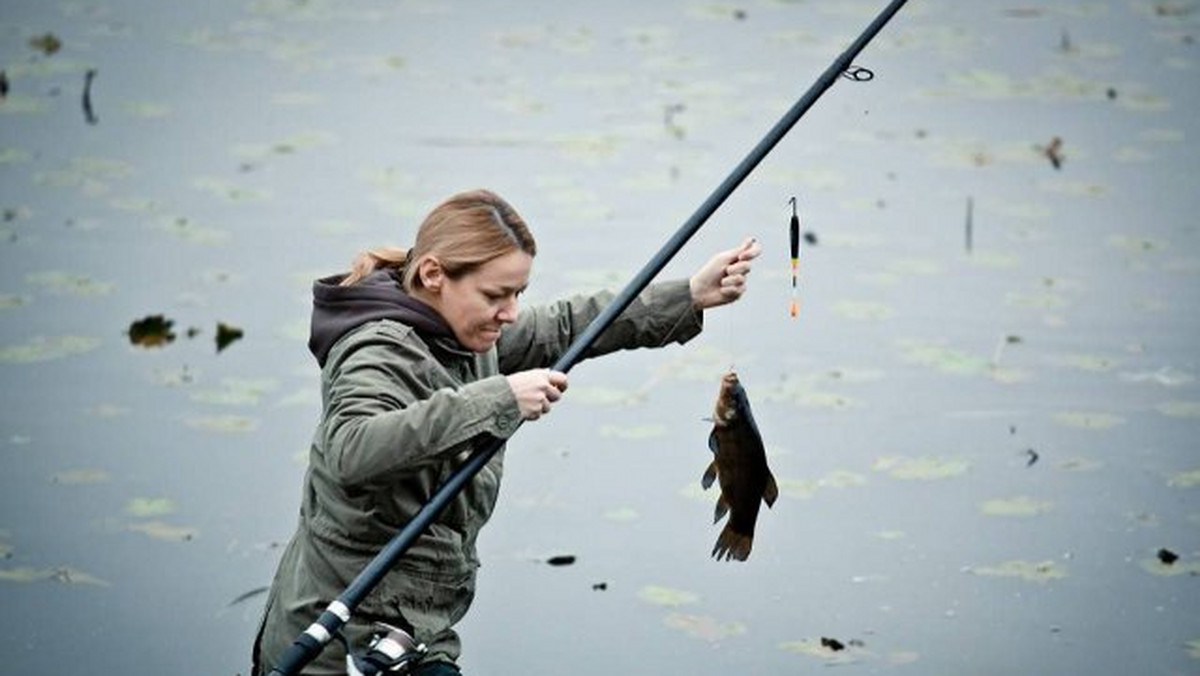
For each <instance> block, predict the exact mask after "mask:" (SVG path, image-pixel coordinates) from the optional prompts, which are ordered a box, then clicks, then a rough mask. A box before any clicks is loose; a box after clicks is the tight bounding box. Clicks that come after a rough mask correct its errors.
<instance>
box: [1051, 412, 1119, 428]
mask: <svg viewBox="0 0 1200 676" xmlns="http://www.w3.org/2000/svg"><path fill="white" fill-rule="evenodd" d="M1054 421H1055V422H1057V423H1058V424H1060V425H1066V426H1067V427H1078V428H1080V429H1085V430H1107V429H1112V428H1113V427H1116V426H1117V425H1122V424H1124V423H1125V419H1124V418H1122V417H1121V416H1119V415H1114V414H1112V413H1097V412H1088V411H1062V412H1059V413H1055V414H1054Z"/></svg>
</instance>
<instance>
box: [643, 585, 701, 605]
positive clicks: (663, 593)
mask: <svg viewBox="0 0 1200 676" xmlns="http://www.w3.org/2000/svg"><path fill="white" fill-rule="evenodd" d="M638 598H639V599H641V600H643V601H645V602H646V603H649V604H651V605H655V606H665V607H668V608H675V607H678V606H686V605H689V604H692V603H697V602H699V601H700V596H699V595H698V594H694V593H692V592H690V591H684V590H682V589H673V588H671V587H659V586H655V585H646V586H645V587H642V589H641V590H640V591H639V592H638Z"/></svg>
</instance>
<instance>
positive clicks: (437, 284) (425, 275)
mask: <svg viewBox="0 0 1200 676" xmlns="http://www.w3.org/2000/svg"><path fill="white" fill-rule="evenodd" d="M417 277H418V278H419V279H420V280H421V287H422V288H424V289H427V290H429V291H430V292H432V293H437V292H439V291H441V290H442V283H443V282H445V281H446V271H445V270H444V269H442V264H441V263H440V262H439V261H438V259H436V258H434V257H433V256H429V255H426V256H422V257H421V258H420V260H418V261H417Z"/></svg>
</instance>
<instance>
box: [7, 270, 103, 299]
mask: <svg viewBox="0 0 1200 676" xmlns="http://www.w3.org/2000/svg"><path fill="white" fill-rule="evenodd" d="M25 281H27V282H29V283H30V284H35V285H37V286H40V287H42V288H44V289H46V290H47V291H50V292H51V293H57V294H62V295H69V296H84V297H87V296H107V295H108V294H109V293H110V292H111V291H112V290H113V286H114V285H113V284H112V283H110V282H97V281H96V280H94V279H91V278H89V277H83V276H81V275H72V274H68V273H65V272H59V271H57V270H52V271H48V272H37V273H34V274H31V275H28V276H26V277H25Z"/></svg>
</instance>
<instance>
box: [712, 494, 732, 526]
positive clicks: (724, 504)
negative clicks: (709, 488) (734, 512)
mask: <svg viewBox="0 0 1200 676" xmlns="http://www.w3.org/2000/svg"><path fill="white" fill-rule="evenodd" d="M728 513H729V502H728V501H727V500H726V499H725V495H724V494H722V495H721V497H719V498H717V508H716V509H715V510H713V523H716V522H718V521H720V520H721V518H722V517H724V516H725V515H726V514H728Z"/></svg>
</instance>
